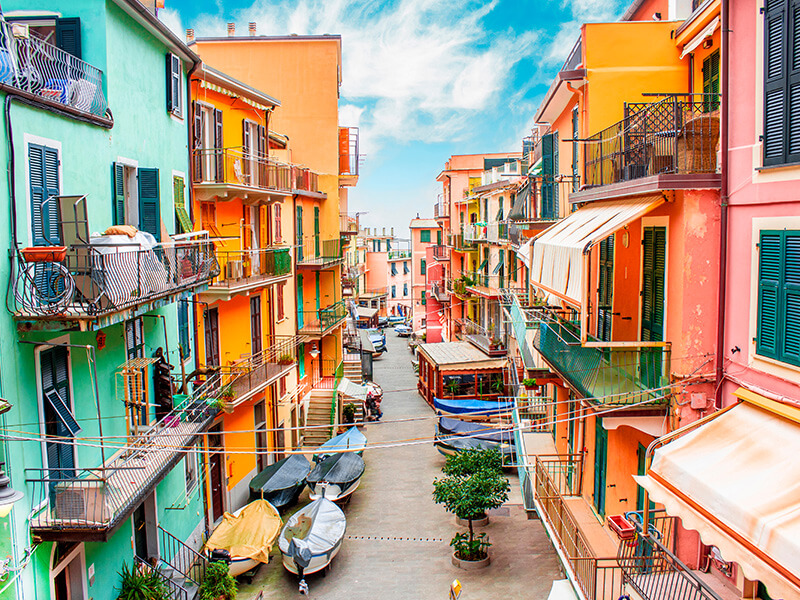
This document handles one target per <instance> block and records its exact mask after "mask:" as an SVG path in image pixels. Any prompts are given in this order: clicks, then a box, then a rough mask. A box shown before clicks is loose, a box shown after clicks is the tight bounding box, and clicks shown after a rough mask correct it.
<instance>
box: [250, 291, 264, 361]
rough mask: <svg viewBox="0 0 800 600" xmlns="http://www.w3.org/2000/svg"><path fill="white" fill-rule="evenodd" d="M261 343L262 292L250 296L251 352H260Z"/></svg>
mask: <svg viewBox="0 0 800 600" xmlns="http://www.w3.org/2000/svg"><path fill="white" fill-rule="evenodd" d="M261 350H262V344H261V294H256V295H255V296H251V297H250V352H251V353H252V355H253V356H255V355H257V354H260V353H261Z"/></svg>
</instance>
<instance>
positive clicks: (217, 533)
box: [205, 500, 283, 563]
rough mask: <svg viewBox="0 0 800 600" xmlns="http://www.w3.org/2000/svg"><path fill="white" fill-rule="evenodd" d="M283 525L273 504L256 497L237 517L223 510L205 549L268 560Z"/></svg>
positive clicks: (264, 561)
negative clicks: (223, 512)
mask: <svg viewBox="0 0 800 600" xmlns="http://www.w3.org/2000/svg"><path fill="white" fill-rule="evenodd" d="M282 525H283V521H281V517H280V515H278V511H276V510H275V507H274V506H272V505H271V504H270V503H269V502H267V501H266V500H255V501H253V502H251V503H250V504H248V505H247V506H245V507H244V508H243V509H242V510H241V512H239V514H238V515H236V516H234V515H232V514H231V513H228V512H226V513H225V514H224V515H223V516H222V522H221V523H220V524H219V525H218V526H217V528H216V529H215V530H214V533H212V534H211V537H210V538H208V541H207V542H206V545H205V550H207V551H208V550H227V551H228V552H230V554H231V557H235V558H252V559H253V560H256V561H258V562H262V563H267V562H269V553H270V550H272V544H274V543H275V539H276V538H277V537H278V535H279V534H280V532H281V526H282Z"/></svg>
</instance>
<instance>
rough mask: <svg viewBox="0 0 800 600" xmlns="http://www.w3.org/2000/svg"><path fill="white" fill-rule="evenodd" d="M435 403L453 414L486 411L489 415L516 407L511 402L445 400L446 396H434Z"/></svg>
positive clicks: (442, 409)
mask: <svg viewBox="0 0 800 600" xmlns="http://www.w3.org/2000/svg"><path fill="white" fill-rule="evenodd" d="M433 405H434V407H436V408H437V409H439V410H441V411H444V412H449V413H453V414H460V413H484V414H486V415H487V416H489V415H492V414H494V413H498V412H503V411H508V410H511V409H512V408H514V406H513V403H511V402H495V401H493V400H445V399H444V398H434V399H433Z"/></svg>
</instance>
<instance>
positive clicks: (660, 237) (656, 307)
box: [642, 227, 667, 342]
mask: <svg viewBox="0 0 800 600" xmlns="http://www.w3.org/2000/svg"><path fill="white" fill-rule="evenodd" d="M642 246H643V261H642V340H643V341H646V342H647V341H650V342H660V341H663V339H664V277H665V275H666V273H665V266H666V256H667V230H666V228H665V227H645V228H644V238H643V240H642Z"/></svg>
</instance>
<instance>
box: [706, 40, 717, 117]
mask: <svg viewBox="0 0 800 600" xmlns="http://www.w3.org/2000/svg"><path fill="white" fill-rule="evenodd" d="M703 94H706V95H705V96H703V112H711V111H713V110H717V108H718V107H719V98H718V95H719V50H717V51H715V52H713V53H711V54H710V55H709V56H708V57H706V59H705V60H704V61H703Z"/></svg>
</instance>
